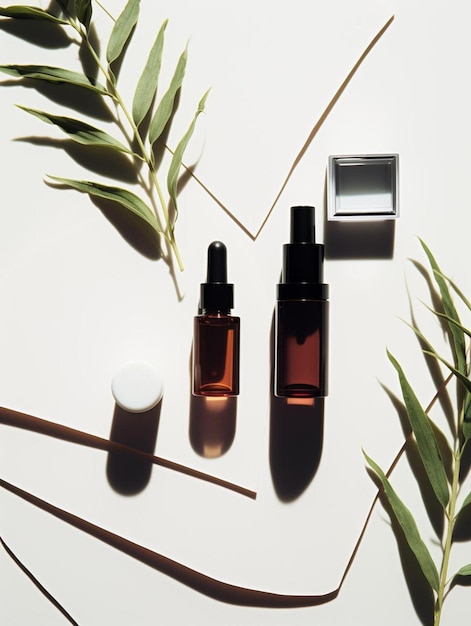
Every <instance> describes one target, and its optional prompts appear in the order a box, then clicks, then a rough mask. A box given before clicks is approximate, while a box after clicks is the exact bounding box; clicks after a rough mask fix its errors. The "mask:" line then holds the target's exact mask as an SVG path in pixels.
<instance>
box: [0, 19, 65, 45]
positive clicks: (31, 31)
mask: <svg viewBox="0 0 471 626" xmlns="http://www.w3.org/2000/svg"><path fill="white" fill-rule="evenodd" d="M0 30H2V31H3V32H5V33H7V34H8V35H12V36H13V37H17V38H18V39H22V40H23V41H25V42H27V43H29V44H32V45H34V46H38V47H40V48H45V49H49V50H59V49H62V48H67V47H68V46H70V45H71V44H72V43H73V41H74V40H73V39H72V38H71V37H69V36H68V34H67V33H66V31H65V30H64V29H63V28H62V27H61V26H60V25H59V24H53V23H52V22H41V21H39V20H27V19H24V20H17V19H9V18H5V19H0Z"/></svg>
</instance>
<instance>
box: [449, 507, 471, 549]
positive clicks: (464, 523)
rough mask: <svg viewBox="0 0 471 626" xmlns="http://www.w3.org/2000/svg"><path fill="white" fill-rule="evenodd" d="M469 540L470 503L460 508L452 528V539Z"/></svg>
mask: <svg viewBox="0 0 471 626" xmlns="http://www.w3.org/2000/svg"><path fill="white" fill-rule="evenodd" d="M470 540H471V504H468V506H466V507H464V508H463V509H461V511H460V512H459V513H458V516H457V518H456V523H455V527H454V529H453V541H458V542H464V541H470Z"/></svg>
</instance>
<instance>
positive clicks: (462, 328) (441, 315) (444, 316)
mask: <svg viewBox="0 0 471 626" xmlns="http://www.w3.org/2000/svg"><path fill="white" fill-rule="evenodd" d="M425 306H426V307H427V309H428V310H429V311H431V312H432V313H433V314H434V315H436V316H437V317H439V318H440V319H443V320H446V321H447V322H448V323H449V324H450V325H453V326H456V327H457V328H458V329H459V330H460V331H461V332H463V333H464V334H465V335H468V337H471V330H469V329H468V328H466V327H465V326H463V324H460V323H459V322H457V321H456V320H454V319H453V318H452V317H450V316H449V315H447V314H446V313H441V312H440V311H435V310H434V309H432V308H431V307H429V306H427V305H425Z"/></svg>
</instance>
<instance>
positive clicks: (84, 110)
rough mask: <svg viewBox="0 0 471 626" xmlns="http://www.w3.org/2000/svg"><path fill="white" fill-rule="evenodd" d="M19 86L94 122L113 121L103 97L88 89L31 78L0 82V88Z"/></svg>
mask: <svg viewBox="0 0 471 626" xmlns="http://www.w3.org/2000/svg"><path fill="white" fill-rule="evenodd" d="M19 86H21V87H23V88H25V89H34V90H35V91H37V92H38V93H39V94H40V95H42V96H43V97H44V98H47V99H48V100H50V101H51V102H53V103H54V104H58V105H59V106H63V107H65V108H67V109H70V110H72V111H77V113H81V114H83V115H87V116H89V117H92V118H94V119H96V120H102V121H106V122H111V121H113V120H114V117H113V115H112V113H111V111H110V109H109V108H108V107H107V106H106V104H105V100H104V97H102V96H100V95H99V94H97V93H95V92H93V91H92V90H90V89H83V88H80V87H76V86H75V85H69V84H65V83H57V84H56V83H46V82H44V81H39V80H35V79H33V78H21V79H17V80H4V81H2V82H0V87H19Z"/></svg>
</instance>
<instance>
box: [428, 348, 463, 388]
mask: <svg viewBox="0 0 471 626" xmlns="http://www.w3.org/2000/svg"><path fill="white" fill-rule="evenodd" d="M424 353H425V354H429V355H430V356H433V357H434V358H436V359H437V360H438V361H441V362H442V363H443V364H444V365H446V367H447V368H448V369H449V370H450V372H453V374H454V375H455V376H456V378H457V379H458V380H459V381H460V382H461V384H462V385H463V386H464V388H465V389H466V390H467V391H468V393H471V380H470V379H469V378H468V377H467V376H466V374H462V373H461V372H460V371H459V370H458V369H456V367H453V365H452V364H451V363H449V362H448V361H447V360H446V359H444V358H443V357H441V356H440V355H439V354H437V353H436V352H432V351H431V350H424Z"/></svg>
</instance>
